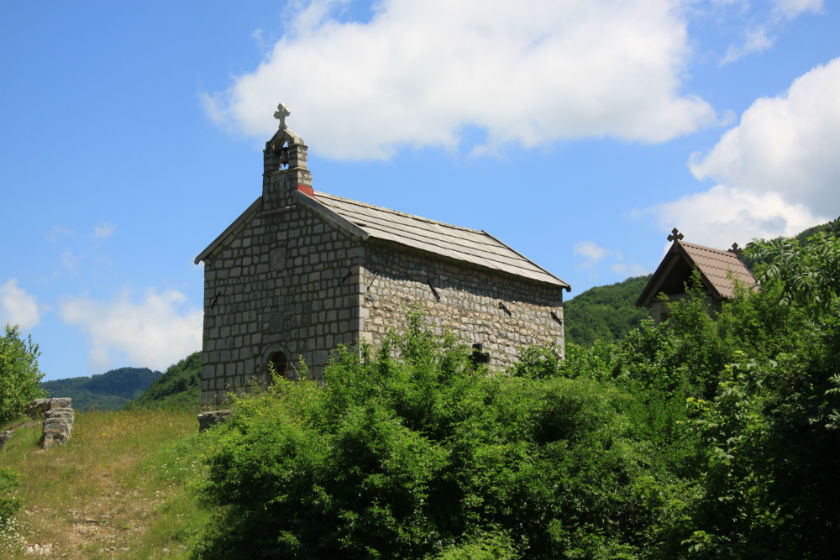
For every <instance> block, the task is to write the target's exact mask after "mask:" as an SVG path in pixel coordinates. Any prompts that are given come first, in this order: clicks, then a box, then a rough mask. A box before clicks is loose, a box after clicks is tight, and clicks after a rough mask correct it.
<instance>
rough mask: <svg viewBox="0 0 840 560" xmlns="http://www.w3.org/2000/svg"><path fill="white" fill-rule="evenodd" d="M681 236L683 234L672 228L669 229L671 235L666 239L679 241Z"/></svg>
mask: <svg viewBox="0 0 840 560" xmlns="http://www.w3.org/2000/svg"><path fill="white" fill-rule="evenodd" d="M683 237H685V236H684V235H683V234H681V233H680V230H678V229H677V228H674V229H672V230H671V235H669V236H668V241H679V240H680V239H682V238H683Z"/></svg>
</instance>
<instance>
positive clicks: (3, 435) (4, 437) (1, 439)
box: [0, 430, 12, 451]
mask: <svg viewBox="0 0 840 560" xmlns="http://www.w3.org/2000/svg"><path fill="white" fill-rule="evenodd" d="M10 437H12V430H6V431H5V432H0V451H2V450H3V446H4V445H6V442H7V441H9V438H10Z"/></svg>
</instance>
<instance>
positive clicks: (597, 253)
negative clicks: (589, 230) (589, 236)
mask: <svg viewBox="0 0 840 560" xmlns="http://www.w3.org/2000/svg"><path fill="white" fill-rule="evenodd" d="M573 251H574V254H575V255H580V256H581V257H583V258H584V259H585V260H584V261H583V262H582V263H580V264H579V265H578V268H592V267H594V266H596V265H597V264H598V263H599V262H601V260H602V259H603V258H604V257H605V256H607V250H606V249H604V248H603V247H601V246H600V245H598V244H597V243H595V242H594V241H581V242H579V243H575V246H574V249H573Z"/></svg>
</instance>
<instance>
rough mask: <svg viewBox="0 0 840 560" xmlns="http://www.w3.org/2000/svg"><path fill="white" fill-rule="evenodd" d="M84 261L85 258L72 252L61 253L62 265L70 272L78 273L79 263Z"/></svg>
mask: <svg viewBox="0 0 840 560" xmlns="http://www.w3.org/2000/svg"><path fill="white" fill-rule="evenodd" d="M84 259H85V256H79V255H76V254H74V253H73V251H70V250H67V251H64V252H62V253H61V265H62V266H63V267H64V268H66V269H67V270H69V271H70V272H78V270H79V263H80V262H82V261H83V260H84Z"/></svg>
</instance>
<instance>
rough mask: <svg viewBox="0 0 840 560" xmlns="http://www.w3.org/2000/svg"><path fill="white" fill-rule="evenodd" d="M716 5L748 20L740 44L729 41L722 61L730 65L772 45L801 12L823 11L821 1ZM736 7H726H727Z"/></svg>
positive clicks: (733, 19)
mask: <svg viewBox="0 0 840 560" xmlns="http://www.w3.org/2000/svg"><path fill="white" fill-rule="evenodd" d="M712 4H713V6H716V7H718V8H723V9H724V10H726V14H725V15H722V16H719V17H722V19H726V20H729V21H731V22H732V23H734V24H735V25H736V26H737V25H738V23H740V20H746V21H745V22H744V23H743V25H744V27H745V30H744V33H743V39H742V41H740V42H739V44H730V45H729V47H728V48H727V49H726V53H725V54H724V55H723V58H722V59H721V61H720V65H721V66H723V65H725V64H729V63H731V62H735V61H736V60H738V59H740V58H743V57H744V56H747V55H750V54H754V53H761V52H764V51H766V50H768V49H769V48H770V47H772V46H773V45H774V44H775V42H776V39H777V34H779V33H781V32H782V31H783V30H784V28H785V27H786V24H788V23H789V22H791V21H793V20H794V19H796V18H798V17H799V16H800V15H802V14H804V13H806V12H810V13H820V12H822V11H823V1H822V0H773V1H772V2H767V3H756V5H755V6H751V5H750V2H748V1H736V2H727V1H724V2H721V1H720V0H717V1H714V2H712ZM730 7H733V8H734V11H733V10H732V9H729V10H727V8H730Z"/></svg>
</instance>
